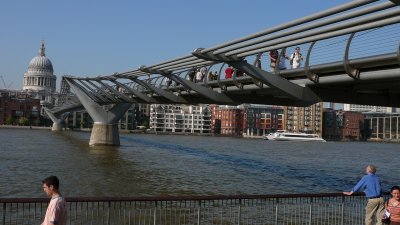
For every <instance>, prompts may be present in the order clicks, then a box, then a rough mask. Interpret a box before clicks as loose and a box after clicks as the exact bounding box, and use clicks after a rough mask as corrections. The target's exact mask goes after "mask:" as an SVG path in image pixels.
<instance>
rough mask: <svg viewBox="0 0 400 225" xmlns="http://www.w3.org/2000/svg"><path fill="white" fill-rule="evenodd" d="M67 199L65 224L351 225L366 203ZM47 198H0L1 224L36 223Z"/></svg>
mask: <svg viewBox="0 0 400 225" xmlns="http://www.w3.org/2000/svg"><path fill="white" fill-rule="evenodd" d="M387 197H388V193H386V194H385V198H387ZM66 199H67V204H68V224H106V225H125V224H126V225H130V224H135V225H145V224H149V225H150V224H151V225H189V224H193V225H200V224H227V225H228V224H229V225H231V224H232V225H233V224H237V225H250V224H252V225H257V224H260V225H261V224H264V225H265V224H268V225H278V224H287V225H289V224H293V225H294V224H296V225H299V224H309V225H311V224H319V225H354V224H363V221H364V206H365V203H366V200H365V197H364V196H363V195H362V194H356V195H354V196H344V195H342V194H341V193H322V194H290V195H235V196H224V195H219V196H193V197H186V196H180V197H177V196H163V197H126V198H124V197H79V198H72V197H67V198H66ZM48 202H49V199H47V198H13V199H11V198H9V199H6V198H0V204H1V209H2V210H1V212H0V221H1V223H0V224H2V225H11V224H39V223H40V222H41V220H42V219H43V216H44V214H45V212H46V208H47V203H48Z"/></svg>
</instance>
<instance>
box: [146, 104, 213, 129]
mask: <svg viewBox="0 0 400 225" xmlns="http://www.w3.org/2000/svg"><path fill="white" fill-rule="evenodd" d="M150 128H151V129H152V130H154V131H156V132H175V133H210V132H211V110H210V108H209V106H208V105H162V104H152V105H151V106H150Z"/></svg>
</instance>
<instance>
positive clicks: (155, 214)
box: [153, 207, 157, 225]
mask: <svg viewBox="0 0 400 225" xmlns="http://www.w3.org/2000/svg"><path fill="white" fill-rule="evenodd" d="M153 224H154V225H156V224H157V207H155V208H154V216H153Z"/></svg>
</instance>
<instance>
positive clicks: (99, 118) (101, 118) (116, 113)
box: [67, 79, 132, 124]
mask: <svg viewBox="0 0 400 225" xmlns="http://www.w3.org/2000/svg"><path fill="white" fill-rule="evenodd" d="M67 82H68V84H69V85H70V87H71V88H72V90H73V91H74V92H75V94H76V96H77V97H78V99H79V101H80V102H81V103H82V105H83V106H84V107H85V109H86V111H87V112H88V113H89V115H90V116H91V117H92V119H93V120H94V121H95V122H100V123H104V124H113V123H116V122H118V120H119V119H121V117H122V116H123V114H124V113H125V112H126V110H128V109H129V107H130V106H131V105H132V103H118V104H115V105H114V107H113V108H112V109H111V110H105V109H104V108H103V107H102V106H100V105H99V104H97V103H96V102H94V101H93V100H92V99H91V98H90V97H89V96H88V95H87V94H86V93H85V92H84V91H83V90H82V89H81V88H79V87H78V86H76V85H75V83H73V82H71V81H70V80H69V79H67Z"/></svg>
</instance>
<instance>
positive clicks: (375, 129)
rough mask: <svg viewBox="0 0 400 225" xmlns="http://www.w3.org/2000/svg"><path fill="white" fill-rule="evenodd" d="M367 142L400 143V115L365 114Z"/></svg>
mask: <svg viewBox="0 0 400 225" xmlns="http://www.w3.org/2000/svg"><path fill="white" fill-rule="evenodd" d="M364 116H365V124H366V127H367V128H366V129H367V132H366V133H367V134H366V136H367V140H369V141H385V142H400V113H377V112H369V113H364Z"/></svg>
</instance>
